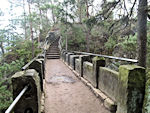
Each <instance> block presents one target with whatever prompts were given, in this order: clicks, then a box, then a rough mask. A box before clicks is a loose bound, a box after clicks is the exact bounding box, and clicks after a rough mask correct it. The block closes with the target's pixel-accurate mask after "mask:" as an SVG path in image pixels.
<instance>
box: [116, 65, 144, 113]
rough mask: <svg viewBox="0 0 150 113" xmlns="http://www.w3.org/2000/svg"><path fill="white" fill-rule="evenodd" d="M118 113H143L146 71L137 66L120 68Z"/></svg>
mask: <svg viewBox="0 0 150 113" xmlns="http://www.w3.org/2000/svg"><path fill="white" fill-rule="evenodd" d="M118 89H119V90H118V99H117V102H118V104H117V113H142V106H143V99H144V94H145V69H144V68H142V67H140V66H136V65H123V66H120V67H119V87H118Z"/></svg>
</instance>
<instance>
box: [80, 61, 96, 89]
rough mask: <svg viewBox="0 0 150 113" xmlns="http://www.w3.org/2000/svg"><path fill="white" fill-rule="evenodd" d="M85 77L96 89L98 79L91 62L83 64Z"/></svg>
mask: <svg viewBox="0 0 150 113" xmlns="http://www.w3.org/2000/svg"><path fill="white" fill-rule="evenodd" d="M83 77H84V78H85V79H86V80H88V81H89V82H90V83H91V84H92V85H93V86H94V87H96V85H97V84H96V77H95V76H93V64H92V63H90V62H84V63H83Z"/></svg>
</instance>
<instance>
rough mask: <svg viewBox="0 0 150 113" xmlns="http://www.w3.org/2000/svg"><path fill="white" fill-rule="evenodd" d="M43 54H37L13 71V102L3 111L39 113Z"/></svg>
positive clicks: (42, 77)
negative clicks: (20, 69)
mask: <svg viewBox="0 0 150 113" xmlns="http://www.w3.org/2000/svg"><path fill="white" fill-rule="evenodd" d="M44 57H45V56H44V54H43V53H42V54H39V55H37V56H36V57H35V58H34V59H32V60H31V61H30V62H29V63H27V64H26V65H25V66H23V67H22V71H20V72H17V73H15V74H14V75H13V76H12V78H11V80H12V88H13V100H14V101H13V103H12V104H11V105H10V106H9V108H8V109H7V110H6V112H5V113H11V112H12V111H14V112H16V113H28V112H29V113H30V112H31V113H40V112H41V111H40V106H41V103H40V100H41V92H42V91H43V79H44V75H45V74H44V73H45V72H44V69H45V65H44V64H45V62H44Z"/></svg>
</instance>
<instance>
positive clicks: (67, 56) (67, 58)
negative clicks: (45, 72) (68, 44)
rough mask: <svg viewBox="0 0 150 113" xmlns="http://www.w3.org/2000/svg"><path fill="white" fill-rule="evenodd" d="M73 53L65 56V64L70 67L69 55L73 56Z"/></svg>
mask: <svg viewBox="0 0 150 113" xmlns="http://www.w3.org/2000/svg"><path fill="white" fill-rule="evenodd" d="M73 54H74V53H67V54H66V62H67V64H68V65H70V55H73Z"/></svg>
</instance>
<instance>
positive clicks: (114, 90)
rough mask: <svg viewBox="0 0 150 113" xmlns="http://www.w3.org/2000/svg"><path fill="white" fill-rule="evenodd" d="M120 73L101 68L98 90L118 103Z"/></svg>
mask: <svg viewBox="0 0 150 113" xmlns="http://www.w3.org/2000/svg"><path fill="white" fill-rule="evenodd" d="M118 80H119V73H118V72H116V71H113V70H111V69H109V68H106V67H99V79H98V88H99V89H100V90H101V91H103V92H104V93H105V94H106V95H108V96H109V97H110V98H111V99H113V100H114V101H116V97H117V95H118V86H119V81H118Z"/></svg>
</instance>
